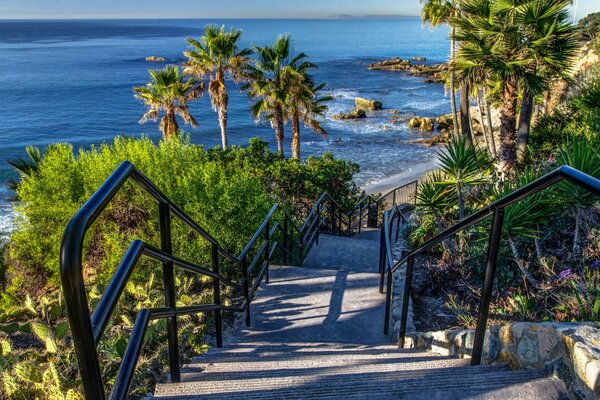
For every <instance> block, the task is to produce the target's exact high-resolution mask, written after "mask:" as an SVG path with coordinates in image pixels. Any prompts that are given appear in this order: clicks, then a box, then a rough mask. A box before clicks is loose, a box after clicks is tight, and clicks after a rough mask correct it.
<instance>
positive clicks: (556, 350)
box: [405, 322, 600, 400]
mask: <svg viewBox="0 0 600 400" xmlns="http://www.w3.org/2000/svg"><path fill="white" fill-rule="evenodd" d="M473 337H474V331H473V330H468V329H467V330H464V329H463V330H446V331H439V332H426V333H424V332H412V333H409V334H408V335H407V338H406V344H405V347H408V348H417V349H421V350H430V351H433V352H436V353H439V354H442V355H449V356H455V357H461V358H462V357H470V356H471V351H472V348H473ZM483 363H484V364H493V363H505V364H507V365H508V366H509V367H510V368H512V369H514V370H517V369H528V368H536V369H546V370H547V371H548V372H549V373H552V374H555V375H556V376H558V377H559V378H560V379H562V380H563V381H564V382H565V385H566V386H567V387H568V388H569V389H570V390H571V392H572V393H573V394H575V395H576V396H577V398H580V399H585V400H588V399H589V400H591V399H598V398H600V329H598V328H597V327H596V326H595V325H594V324H592V323H529V322H519V323H513V324H509V325H505V326H502V327H499V326H492V327H489V328H488V330H487V332H486V337H485V344H484V351H483Z"/></svg>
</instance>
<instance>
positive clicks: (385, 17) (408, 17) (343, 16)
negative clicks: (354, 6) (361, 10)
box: [331, 14, 420, 19]
mask: <svg viewBox="0 0 600 400" xmlns="http://www.w3.org/2000/svg"><path fill="white" fill-rule="evenodd" d="M331 18H334V19H420V17H418V16H416V15H395V14H390V15H385V14H383V15H350V14H339V15H334V16H332V17H331Z"/></svg>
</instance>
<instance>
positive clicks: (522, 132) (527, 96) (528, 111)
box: [517, 87, 533, 163]
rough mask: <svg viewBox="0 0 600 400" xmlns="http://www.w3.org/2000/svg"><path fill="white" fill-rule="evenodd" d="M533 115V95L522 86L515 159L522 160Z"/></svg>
mask: <svg viewBox="0 0 600 400" xmlns="http://www.w3.org/2000/svg"><path fill="white" fill-rule="evenodd" d="M532 115H533V95H532V94H531V92H530V91H529V90H528V89H527V87H525V88H523V100H522V101H521V112H520V113H519V130H518V132H517V159H518V160H519V162H521V163H522V162H523V161H524V159H525V152H526V150H527V142H528V140H529V132H530V130H531V116H532Z"/></svg>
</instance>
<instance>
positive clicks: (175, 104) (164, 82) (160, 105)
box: [133, 65, 204, 139]
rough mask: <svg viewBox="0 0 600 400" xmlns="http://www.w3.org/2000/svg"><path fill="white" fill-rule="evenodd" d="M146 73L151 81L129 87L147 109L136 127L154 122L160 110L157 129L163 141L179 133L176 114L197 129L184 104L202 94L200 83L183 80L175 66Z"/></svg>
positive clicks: (192, 80)
mask: <svg viewBox="0 0 600 400" xmlns="http://www.w3.org/2000/svg"><path fill="white" fill-rule="evenodd" d="M148 72H149V73H150V76H151V77H152V80H151V81H150V82H149V83H147V84H146V86H138V87H135V88H133V90H134V91H135V93H136V94H135V97H136V98H138V99H140V100H141V101H142V102H144V104H146V106H147V107H148V111H147V112H146V113H145V114H144V115H143V116H142V118H141V119H140V124H145V123H146V122H148V120H153V121H156V120H157V119H158V117H159V115H160V113H161V111H162V112H164V116H163V117H162V118H161V120H160V124H159V126H158V127H159V128H160V130H161V131H162V134H163V138H164V139H169V138H171V137H177V135H178V134H179V125H178V124H177V119H176V116H177V115H178V116H180V117H181V118H182V119H183V122H184V123H186V124H189V125H192V126H194V127H195V126H198V122H197V121H196V119H195V118H194V117H193V116H192V115H191V114H190V110H189V108H188V106H187V103H188V102H189V101H192V100H195V99H197V98H198V97H200V96H201V95H202V92H203V91H204V84H203V83H202V82H199V81H198V80H196V79H194V78H190V79H188V80H187V81H184V77H183V75H182V73H181V71H180V70H179V67H177V66H175V65H167V66H166V67H165V68H164V69H161V70H149V71H148Z"/></svg>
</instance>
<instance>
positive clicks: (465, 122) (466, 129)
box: [460, 80, 473, 146]
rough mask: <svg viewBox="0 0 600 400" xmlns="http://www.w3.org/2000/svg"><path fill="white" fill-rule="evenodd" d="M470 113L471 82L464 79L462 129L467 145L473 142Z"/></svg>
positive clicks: (461, 104)
mask: <svg viewBox="0 0 600 400" xmlns="http://www.w3.org/2000/svg"><path fill="white" fill-rule="evenodd" d="M469 114H470V111H469V84H468V83H467V82H466V81H464V80H463V81H462V82H461V85H460V131H461V133H462V136H463V137H464V138H465V140H466V142H467V146H471V145H472V144H473V135H472V133H471V126H470V125H471V124H470V122H469V118H470V115H469Z"/></svg>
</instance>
